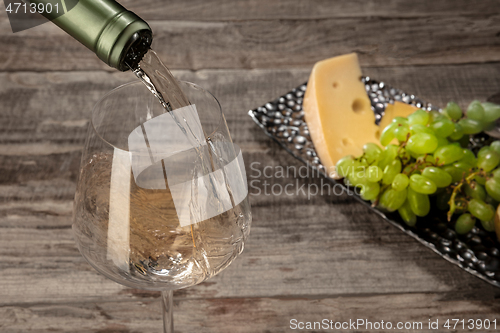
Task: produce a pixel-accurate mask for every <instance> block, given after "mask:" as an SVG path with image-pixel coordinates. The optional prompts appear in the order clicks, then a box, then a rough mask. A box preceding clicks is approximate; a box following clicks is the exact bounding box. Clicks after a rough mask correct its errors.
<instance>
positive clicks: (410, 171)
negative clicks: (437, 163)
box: [401, 163, 418, 176]
mask: <svg viewBox="0 0 500 333" xmlns="http://www.w3.org/2000/svg"><path fill="white" fill-rule="evenodd" d="M413 167H414V165H413V163H411V164H408V165H406V166H405V167H404V169H403V171H401V172H402V173H404V174H405V175H408V176H411V175H412V174H414V173H418V170H415V169H414V168H413Z"/></svg>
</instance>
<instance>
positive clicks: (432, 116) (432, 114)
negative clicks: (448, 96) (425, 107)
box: [429, 110, 448, 123]
mask: <svg viewBox="0 0 500 333" xmlns="http://www.w3.org/2000/svg"><path fill="white" fill-rule="evenodd" d="M441 119H448V117H447V116H446V115H445V114H443V113H441V112H439V111H436V110H431V111H429V123H433V122H435V121H436V120H441Z"/></svg>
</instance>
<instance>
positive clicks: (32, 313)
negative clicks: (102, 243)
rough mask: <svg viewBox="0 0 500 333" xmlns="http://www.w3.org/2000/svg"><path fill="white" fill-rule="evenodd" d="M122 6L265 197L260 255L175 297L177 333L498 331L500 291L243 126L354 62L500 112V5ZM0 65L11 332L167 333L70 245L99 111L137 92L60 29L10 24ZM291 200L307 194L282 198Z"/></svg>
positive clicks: (4, 255)
mask: <svg viewBox="0 0 500 333" xmlns="http://www.w3.org/2000/svg"><path fill="white" fill-rule="evenodd" d="M120 2H121V3H123V4H124V5H126V6H127V7H129V8H130V9H132V10H134V11H136V12H137V13H138V14H139V15H141V16H142V17H144V18H145V19H146V20H148V22H150V23H151V26H152V27H153V31H154V32H155V42H154V48H155V49H156V50H157V51H158V52H159V54H160V56H161V58H162V59H164V60H165V61H166V63H167V64H168V66H169V67H171V68H174V69H176V70H174V74H175V75H176V76H177V77H178V78H180V79H183V80H188V81H192V82H195V83H198V84H200V85H201V86H203V87H205V88H206V89H208V90H210V91H211V92H213V93H214V95H215V96H217V97H218V99H219V100H220V102H221V104H222V107H223V109H224V112H225V115H226V119H227V122H228V126H229V128H230V130H231V133H232V137H233V140H234V142H235V143H237V144H238V145H240V146H241V147H242V148H243V151H244V159H245V162H246V167H247V175H248V179H249V181H250V182H251V183H250V200H251V204H252V212H253V218H254V219H253V224H252V231H251V235H250V238H249V240H248V242H247V244H246V248H245V251H244V253H243V254H242V255H241V256H240V257H239V258H237V260H236V261H235V262H234V263H233V264H232V265H231V266H230V267H229V268H228V269H226V270H225V271H223V272H222V273H221V274H219V275H217V276H215V277H214V278H212V279H210V280H209V281H207V282H205V283H202V284H200V285H198V286H194V287H192V288H187V289H185V290H181V291H177V292H176V293H175V310H174V313H175V320H176V322H175V325H176V332H223V333H224V332H286V331H289V330H290V319H292V318H296V319H298V320H301V321H318V320H322V319H324V318H328V319H332V320H336V321H347V320H349V319H353V320H354V319H357V318H362V319H363V318H364V319H368V320H371V321H377V320H384V321H386V322H387V321H393V322H397V321H422V322H424V323H428V320H429V318H430V319H431V320H436V319H438V320H439V321H440V322H441V323H443V322H444V321H445V320H446V319H450V318H460V319H462V318H464V319H468V318H474V319H476V318H481V319H491V320H492V319H494V318H495V316H496V315H497V314H498V313H499V311H500V308H499V306H498V304H497V303H498V302H497V301H496V300H497V298H498V297H500V289H498V288H495V287H492V286H490V285H488V284H487V283H485V282H483V281H481V280H479V279H477V278H475V277H473V276H472V275H469V274H468V273H466V272H464V271H462V270H461V269H459V268H458V267H456V266H454V265H452V264H450V263H448V262H445V261H443V260H442V259H441V258H440V257H438V256H437V255H436V254H434V253H433V252H431V251H430V250H428V249H426V248H425V247H423V246H421V245H420V244H418V243H417V242H416V241H415V240H413V239H412V238H410V237H408V236H406V235H405V234H403V233H401V232H400V231H399V230H397V229H395V228H393V227H392V226H390V225H388V224H387V223H386V222H384V221H382V220H381V219H380V218H379V217H377V216H376V215H375V214H373V213H372V212H370V211H369V210H368V209H367V208H365V207H364V206H362V205H360V204H358V203H357V202H356V201H354V200H353V199H352V198H351V197H349V196H348V195H346V194H344V195H340V196H336V195H327V194H324V195H315V196H311V197H308V196H307V192H305V193H304V192H302V191H301V190H300V188H306V189H307V186H310V185H314V186H318V187H321V186H322V185H323V184H324V183H325V181H324V180H323V179H322V178H320V177H317V176H312V175H310V176H309V177H296V176H293V175H288V176H283V177H282V176H277V175H276V172H277V170H279V168H280V167H286V166H289V165H293V166H296V167H299V166H300V164H298V162H297V161H296V160H295V159H293V158H292V157H291V156H289V155H288V154H287V153H286V152H284V151H282V150H281V149H280V148H279V147H278V145H277V144H275V143H274V142H272V141H271V140H270V139H269V138H268V137H267V136H265V135H264V134H263V133H262V132H261V130H260V129H259V128H258V127H257V126H256V125H255V124H254V123H253V122H252V121H251V119H250V118H249V117H248V116H247V114H246V113H247V111H248V110H249V109H253V108H255V107H257V106H260V105H262V104H264V103H265V102H267V101H269V100H272V99H274V98H276V97H277V96H279V95H282V94H283V93H286V92H287V91H289V90H290V89H291V88H293V87H296V86H297V85H299V84H301V83H303V82H305V81H306V80H307V79H308V76H309V73H310V70H311V68H312V66H313V64H314V62H315V61H317V60H320V59H323V58H327V57H331V56H334V55H337V54H341V53H348V52H353V51H356V52H358V53H359V55H360V59H361V62H362V65H363V73H364V74H366V75H370V76H372V77H374V78H376V79H379V80H383V81H384V82H386V83H387V84H389V85H393V86H395V87H398V88H401V89H403V90H406V91H408V92H410V93H414V94H416V95H418V96H419V97H421V98H423V99H426V100H428V101H430V102H432V103H433V104H436V105H444V104H445V103H446V102H447V101H449V100H455V101H457V102H458V103H459V104H460V105H461V106H463V107H464V106H466V105H467V104H468V103H469V102H470V101H471V100H472V99H476V98H477V99H481V100H486V99H488V98H493V99H495V98H496V99H498V96H499V95H500V52H499V51H500V37H499V31H500V28H499V25H498V21H499V19H500V16H499V14H498V11H495V8H497V7H498V0H483V1H474V2H473V1H467V0H455V1H449V0H447V1H429V0H426V1H413V2H409V1H406V0H389V1H385V0H384V1H382V0H370V1H361V0H353V1H340V0H310V1H301V0H276V1H267V0H243V1H229V0H213V1H202V0H190V1H185V0H169V1H164V0H144V1H141V2H137V1H132V0H121V1H120ZM2 6H3V3H2V4H0V9H1V10H2V11H4V9H3V7H2ZM0 50H2V52H0V111H1V112H0V332H6V333H21V332H22V333H25V332H40V333H42V332H43V333H45V332H82V333H83V332H95V333H118V332H121V333H125V332H161V311H160V307H159V299H158V296H159V294H158V292H153V291H144V290H137V289H130V288H125V287H123V286H121V285H119V284H116V283H114V282H112V281H110V280H108V279H106V278H105V277H104V276H102V275H100V274H98V273H97V272H96V271H95V270H94V269H92V268H91V267H90V266H89V264H87V263H86V262H85V260H84V259H83V258H82V257H81V255H80V254H79V252H78V250H77V249H76V246H75V243H74V240H73V236H72V232H71V220H72V200H73V195H74V191H75V183H76V178H77V175H78V168H79V163H80V156H81V151H82V149H83V144H84V140H85V135H86V131H87V127H88V121H89V118H90V113H91V110H92V106H93V105H94V104H95V103H96V102H97V100H98V99H99V98H100V97H102V96H103V95H104V93H105V92H107V91H109V90H110V89H112V88H114V87H116V86H118V85H119V84H122V83H125V82H128V81H131V80H132V75H131V74H130V73H118V72H116V71H112V70H111V69H109V68H107V67H106V65H104V64H103V63H101V61H100V60H98V59H97V58H96V57H95V56H94V55H93V54H92V53H91V52H90V51H88V50H86V49H85V48H84V47H83V46H81V45H79V44H78V43H76V42H75V41H73V40H72V39H71V38H70V37H68V36H67V35H65V33H64V32H62V31H60V30H59V29H58V28H57V27H55V26H53V25H52V24H50V23H48V24H44V25H42V26H40V27H37V28H35V29H31V30H27V31H24V32H20V33H16V34H12V32H11V30H10V26H9V24H8V22H7V20H6V19H5V16H3V17H1V15H0ZM264 172H267V175H269V173H271V176H270V177H269V176H267V175H265V174H264ZM266 182H267V183H266ZM286 185H289V189H292V192H293V191H295V192H293V195H286V194H276V193H272V191H271V193H269V190H272V189H273V186H274V189H278V188H279V187H284V186H286ZM266 188H267V190H268V193H267V194H266V193H265V192H264V191H265V189H266ZM426 328H427V327H426V326H424V329H423V330H421V332H430V330H428V329H426ZM311 331H315V332H317V331H320V330H317V329H316V330H311ZM342 331H345V332H360V331H364V330H363V329H359V330H342ZM380 331H381V332H383V330H380ZM386 331H388V330H386ZM389 331H391V330H389ZM408 331H409V330H408ZM459 331H460V330H459ZM478 331H481V332H483V331H485V332H486V331H487V330H478ZM490 331H491V330H490Z"/></svg>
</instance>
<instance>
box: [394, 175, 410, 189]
mask: <svg viewBox="0 0 500 333" xmlns="http://www.w3.org/2000/svg"><path fill="white" fill-rule="evenodd" d="M408 183H409V179H408V176H407V175H405V174H403V173H400V174H397V175H396V177H394V180H393V181H392V188H393V189H394V190H396V191H402V190H404V189H405V188H407V187H408Z"/></svg>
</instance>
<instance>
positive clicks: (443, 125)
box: [430, 118, 455, 138]
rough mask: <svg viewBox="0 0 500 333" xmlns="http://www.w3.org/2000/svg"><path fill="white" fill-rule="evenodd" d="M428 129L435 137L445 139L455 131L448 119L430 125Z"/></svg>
mask: <svg viewBox="0 0 500 333" xmlns="http://www.w3.org/2000/svg"><path fill="white" fill-rule="evenodd" d="M430 128H432V130H433V131H434V133H436V136H439V137H442V138H446V137H448V136H450V135H451V134H452V133H453V131H454V130H455V124H454V123H453V122H452V121H451V120H449V119H448V118H444V119H439V120H436V121H435V122H433V123H431V125H430Z"/></svg>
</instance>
